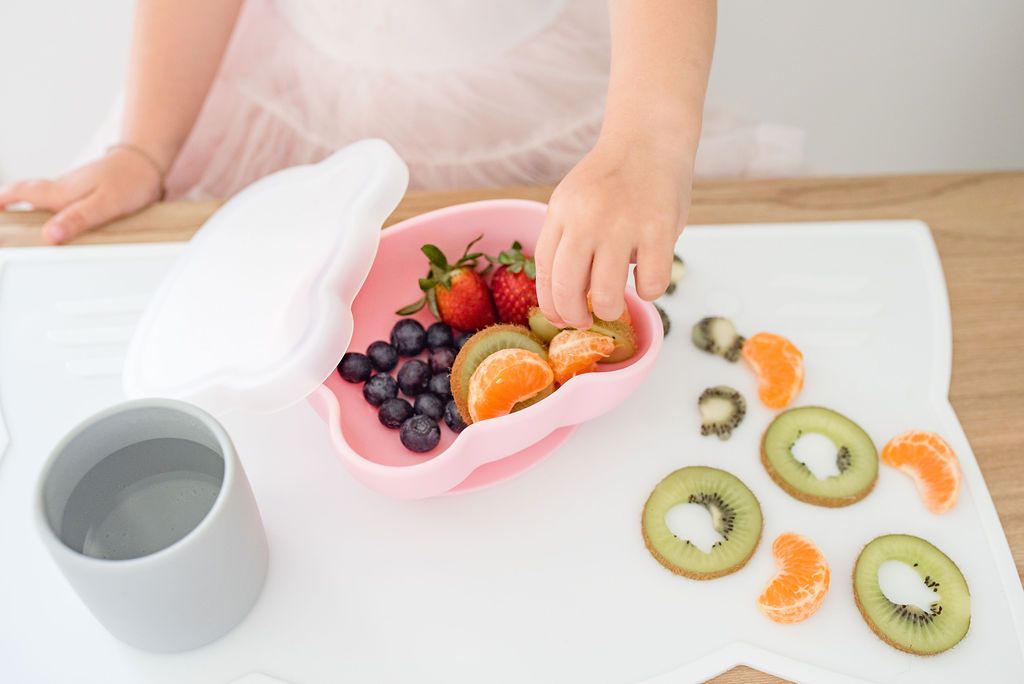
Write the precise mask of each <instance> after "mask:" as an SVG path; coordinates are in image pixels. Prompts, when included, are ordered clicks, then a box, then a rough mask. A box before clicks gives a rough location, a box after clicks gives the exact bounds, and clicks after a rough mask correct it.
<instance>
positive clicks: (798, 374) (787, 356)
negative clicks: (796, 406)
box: [742, 333, 804, 409]
mask: <svg viewBox="0 0 1024 684" xmlns="http://www.w3.org/2000/svg"><path fill="white" fill-rule="evenodd" d="M742 354H743V358H744V359H746V361H747V363H749V364H750V367H751V368H752V369H753V370H754V374H755V375H757V382H758V387H757V394H758V396H759V397H761V402H762V403H763V404H764V405H765V406H767V407H768V408H773V409H781V408H786V407H787V406H789V403H790V402H791V401H793V399H794V398H795V397H796V395H797V394H799V393H800V390H801V389H803V386H804V355H803V354H801V353H800V350H799V349H797V348H796V346H795V345H794V344H793V343H792V342H790V341H789V340H787V339H786V338H785V337H782V336H781V335H775V334H772V333H757V334H756V335H754V336H753V337H751V338H750V339H749V340H747V341H746V342H744V343H743V352H742Z"/></svg>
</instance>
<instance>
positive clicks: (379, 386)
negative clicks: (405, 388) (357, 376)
mask: <svg viewBox="0 0 1024 684" xmlns="http://www.w3.org/2000/svg"><path fill="white" fill-rule="evenodd" d="M397 396H398V383H397V382H395V379H394V378H393V377H391V376H390V375H388V374H386V373H378V374H377V375H374V376H373V377H372V378H370V379H369V380H367V381H366V384H365V385H363V398H364V399H366V401H368V402H369V403H370V405H371V406H380V405H381V404H383V403H384V402H385V401H387V400H388V399H394V398H395V397H397Z"/></svg>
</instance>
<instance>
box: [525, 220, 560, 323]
mask: <svg viewBox="0 0 1024 684" xmlns="http://www.w3.org/2000/svg"><path fill="white" fill-rule="evenodd" d="M561 236H562V225H561V224H560V223H558V221H557V219H555V217H554V216H553V214H552V212H551V211H548V213H547V216H546V217H545V219H544V228H543V229H542V230H541V233H540V238H539V239H538V240H537V249H536V250H534V254H533V261H534V263H535V264H536V266H537V303H538V304H539V305H540V310H541V311H542V312H544V316H545V317H546V318H547V319H548V320H549V321H551V322H552V323H553V324H554V325H557V326H559V327H562V326H563V325H564V321H562V319H561V318H559V317H558V310H557V309H555V299H554V296H552V294H551V267H552V266H553V264H554V261H555V251H556V250H557V249H558V241H559V239H560V238H561Z"/></svg>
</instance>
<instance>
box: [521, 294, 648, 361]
mask: <svg viewBox="0 0 1024 684" xmlns="http://www.w3.org/2000/svg"><path fill="white" fill-rule="evenodd" d="M529 321H530V330H531V331H532V332H533V334H534V335H536V336H537V337H538V338H539V339H540V340H542V341H543V342H545V343H547V342H550V341H551V340H552V338H554V336H555V335H557V334H558V333H560V332H562V328H559V327H558V326H556V325H555V324H554V323H552V322H551V321H549V320H548V319H547V318H546V317H545V316H544V314H543V313H541V310H540V309H539V308H537V307H533V308H531V309H530V311H529ZM590 330H592V331H594V332H596V333H601V334H602V335H606V336H608V337H610V338H612V339H613V340H615V348H614V349H613V350H612V353H611V354H610V355H608V356H606V357H605V358H603V359H601V361H600V362H599V363H619V362H622V361H626V360H627V359H630V358H632V357H633V355H634V354H636V333H634V332H633V326H631V325H630V324H629V323H626V322H624V321H605V320H602V319H600V318H597V317H594V324H593V325H592V326H591V327H590Z"/></svg>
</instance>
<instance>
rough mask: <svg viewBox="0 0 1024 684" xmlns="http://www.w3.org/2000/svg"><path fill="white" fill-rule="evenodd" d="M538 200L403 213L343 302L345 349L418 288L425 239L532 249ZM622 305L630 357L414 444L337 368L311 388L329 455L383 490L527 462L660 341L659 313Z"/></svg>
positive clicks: (404, 490) (615, 401)
mask: <svg viewBox="0 0 1024 684" xmlns="http://www.w3.org/2000/svg"><path fill="white" fill-rule="evenodd" d="M545 212H546V206H545V205H544V204H541V203H539V202H532V201H527V200H488V201H482V202H472V203H468V204H460V205H455V206H451V207H447V208H444V209H439V210H437V211H433V212H429V213H426V214H422V215H420V216H416V217H414V218H411V219H408V220H406V221H403V222H401V223H397V224H395V225H394V226H392V227H390V228H388V229H386V230H384V231H383V233H382V235H381V239H380V245H379V248H378V250H377V255H376V258H375V259H374V262H373V265H372V266H371V268H370V271H369V274H368V275H367V277H366V280H365V282H364V283H363V286H362V287H361V289H360V290H359V293H358V295H357V296H356V298H355V300H354V302H353V303H352V316H353V331H352V338H351V341H350V343H349V350H351V351H359V352H363V351H365V350H366V348H367V346H369V344H370V343H371V342H374V341H375V340H380V339H387V337H388V335H389V333H390V331H391V328H392V327H393V326H394V324H395V322H396V321H397V320H398V318H399V316H397V315H396V313H395V311H397V310H398V309H399V308H401V307H402V306H404V305H405V304H408V303H410V302H413V301H415V300H416V299H418V298H419V297H421V296H422V294H423V293H422V292H421V291H420V289H419V285H418V278H419V277H420V276H421V275H423V274H424V273H425V272H426V259H425V257H424V256H423V253H422V252H421V251H420V247H421V246H422V245H423V244H425V243H430V244H434V245H437V246H438V247H439V248H440V249H441V250H442V251H443V252H444V253H445V254H448V255H449V256H454V255H458V254H462V252H463V250H464V249H465V246H466V245H467V244H468V243H469V242H470V241H471V240H473V239H474V238H476V237H477V236H480V235H482V236H483V237H482V239H481V240H480V241H479V242H478V243H477V244H476V245H475V246H474V251H482V252H484V253H487V254H497V253H498V252H500V251H502V250H504V249H508V247H509V245H511V244H512V242H513V241H519V242H520V243H521V245H522V248H523V251H524V253H526V254H532V253H533V251H534V249H535V247H536V243H537V238H538V237H539V235H540V230H541V227H542V226H543V224H544V215H545ZM626 306H627V307H628V309H629V312H630V315H631V317H632V325H633V328H634V330H635V332H636V337H637V350H636V353H635V354H634V355H633V357H632V358H630V359H628V360H626V361H623V362H621V363H616V364H600V365H599V366H598V370H597V371H596V372H592V373H586V374H583V375H579V376H576V377H574V378H572V379H570V380H569V381H568V382H566V383H565V384H563V385H561V386H560V387H559V388H558V389H557V390H555V392H554V393H553V394H551V395H550V396H548V397H546V398H545V399H543V400H541V401H538V402H537V403H535V404H533V405H532V406H529V407H527V408H525V409H523V410H520V411H516V412H513V413H511V414H509V415H507V416H502V417H500V418H492V419H489V420H485V421H480V422H477V423H473V424H471V425H470V426H469V427H467V428H466V429H465V430H463V431H462V432H461V433H458V434H455V433H453V432H452V431H451V430H449V429H448V428H447V426H445V425H444V424H443V422H442V424H441V441H440V443H439V444H438V445H437V446H436V447H435V448H434V449H433V450H431V451H429V452H427V453H423V454H417V453H413V452H410V451H408V450H407V449H406V448H405V447H404V446H402V444H401V442H400V441H399V437H398V434H397V431H395V430H390V429H388V428H386V427H384V426H383V425H382V424H381V423H380V421H379V420H378V419H377V409H376V408H374V407H373V406H371V405H369V404H368V403H367V402H366V400H365V399H364V398H363V394H362V385H361V384H353V383H348V382H345V381H344V380H342V379H341V377H340V376H339V374H338V373H337V372H334V373H332V374H331V376H330V377H328V378H327V380H326V381H325V382H324V384H323V385H322V386H321V387H319V388H318V389H317V390H316V391H314V392H313V394H311V395H310V397H309V401H310V402H311V403H312V405H313V407H314V408H315V409H316V411H317V412H318V413H319V414H320V416H321V417H322V418H323V419H324V420H325V421H326V422H327V424H328V430H329V433H330V437H331V441H332V443H333V445H334V447H335V450H336V451H337V454H338V457H339V458H340V459H341V460H342V462H344V464H345V465H346V466H347V467H348V469H349V470H350V471H351V473H352V474H353V476H355V477H356V478H357V479H358V480H359V481H361V482H363V483H364V484H365V485H367V486H368V487H370V488H372V489H375V490H377V491H379V492H382V493H384V494H387V495H390V496H394V497H399V498H406V499H416V498H426V497H432V496H440V495H443V494H448V493H453V492H463V491H470V490H475V489H480V488H483V487H487V486H490V485H493V484H496V483H498V482H501V481H503V480H506V479H508V478H510V477H513V476H515V475H517V474H519V473H521V472H523V471H524V470H526V469H527V468H529V467H530V466H532V465H534V464H536V463H537V462H538V461H540V460H541V459H543V458H544V457H545V456H547V455H548V454H550V453H552V452H553V451H554V450H555V449H556V448H557V447H558V446H559V445H560V444H561V443H562V442H564V441H565V440H566V439H567V438H568V437H569V435H570V434H571V432H572V431H573V429H575V427H576V426H578V425H580V424H581V423H584V422H586V421H588V420H592V419H594V418H597V417H598V416H601V415H603V414H605V413H607V412H609V411H611V410H612V409H614V408H615V407H616V406H618V405H619V404H620V403H621V402H622V401H623V400H625V399H626V398H627V397H628V396H629V395H630V394H632V393H633V392H634V391H635V390H636V389H637V388H638V387H639V386H640V385H641V384H642V383H643V381H644V379H645V378H646V377H647V375H648V374H649V373H650V371H651V368H652V367H653V365H654V362H655V359H656V358H657V355H658V351H659V350H660V348H661V343H662V338H663V333H662V323H661V318H660V316H659V314H658V312H657V310H656V309H655V308H654V306H653V305H652V304H650V303H648V302H645V301H643V300H642V299H640V298H639V296H638V295H637V294H636V292H635V291H634V290H633V289H632V288H628V289H627V291H626ZM415 318H417V319H418V320H419V321H420V322H421V323H423V324H424V326H427V325H429V324H430V323H431V322H432V321H433V319H432V317H431V314H430V312H429V311H428V310H427V309H426V308H424V309H423V310H422V311H420V312H419V313H418V314H416V315H415Z"/></svg>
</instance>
